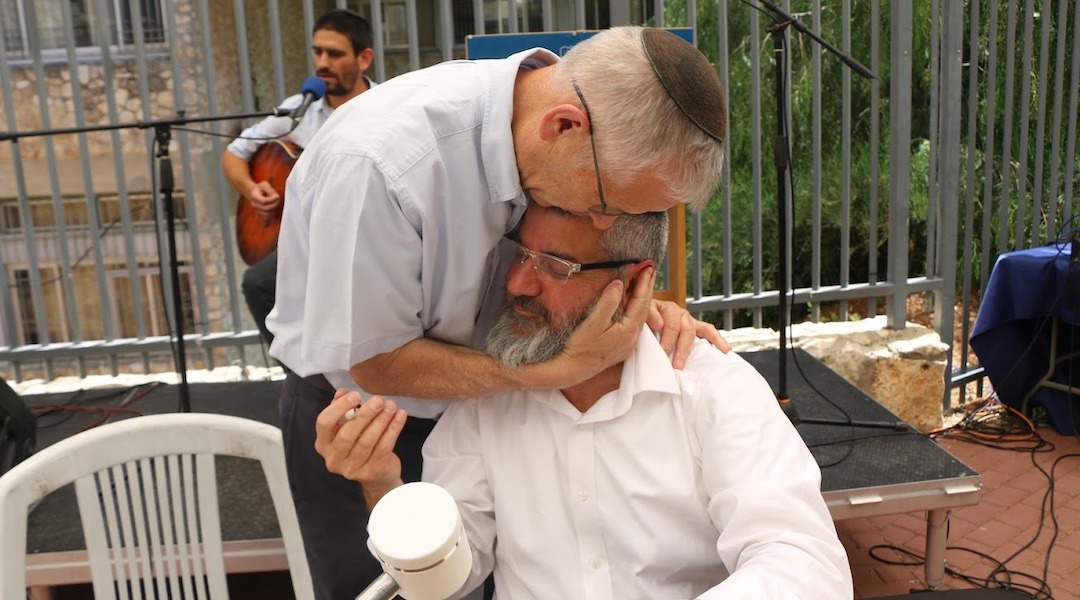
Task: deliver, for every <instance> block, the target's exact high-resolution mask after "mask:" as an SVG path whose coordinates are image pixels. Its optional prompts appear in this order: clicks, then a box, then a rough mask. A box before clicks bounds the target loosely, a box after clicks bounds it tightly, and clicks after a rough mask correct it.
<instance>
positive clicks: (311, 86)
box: [300, 75, 326, 100]
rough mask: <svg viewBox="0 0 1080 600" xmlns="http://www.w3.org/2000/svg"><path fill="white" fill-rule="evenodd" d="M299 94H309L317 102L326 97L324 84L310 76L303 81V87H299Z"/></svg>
mask: <svg viewBox="0 0 1080 600" xmlns="http://www.w3.org/2000/svg"><path fill="white" fill-rule="evenodd" d="M300 93H301V94H311V95H312V96H313V99H314V100H318V99H319V98H322V97H323V96H324V95H326V82H325V81H323V80H322V79H319V78H318V77H316V76H314V75H312V76H311V77H308V78H307V79H305V80H304V85H302V86H300Z"/></svg>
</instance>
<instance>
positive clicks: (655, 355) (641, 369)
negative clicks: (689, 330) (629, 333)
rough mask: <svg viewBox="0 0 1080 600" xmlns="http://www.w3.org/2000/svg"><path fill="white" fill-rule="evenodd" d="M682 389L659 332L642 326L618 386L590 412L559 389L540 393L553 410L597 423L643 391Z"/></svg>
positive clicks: (621, 411) (617, 412)
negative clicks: (572, 403) (576, 405)
mask: <svg viewBox="0 0 1080 600" xmlns="http://www.w3.org/2000/svg"><path fill="white" fill-rule="evenodd" d="M680 390H681V388H680V386H679V381H678V377H677V376H676V375H675V368H674V367H672V366H671V358H670V357H669V356H668V355H667V354H666V353H665V352H664V349H663V348H662V347H661V346H660V342H659V341H658V340H657V338H656V334H655V333H653V332H652V331H651V330H650V329H649V328H648V327H647V326H643V327H642V328H641V335H640V336H638V344H637V348H636V349H635V350H634V352H633V354H631V355H630V357H629V358H627V359H626V361H625V362H624V363H623V369H622V377H621V378H620V380H619V387H618V388H617V389H615V390H612V391H610V392H608V393H606V394H604V395H603V396H601V398H600V399H599V400H598V401H597V402H596V404H594V405H593V406H592V408H590V409H589V410H588V412H586V413H585V414H581V413H579V412H578V411H577V409H576V408H574V407H573V405H571V404H570V403H569V402H568V401H567V400H566V397H564V396H563V395H562V394H561V393H560V392H559V391H558V390H552V392H551V393H550V394H547V395H545V397H541V401H543V402H545V403H547V404H548V405H549V406H550V407H551V408H552V409H553V410H556V411H558V412H561V413H563V414H565V415H567V416H569V417H571V418H573V419H576V420H577V422H578V423H595V422H599V421H608V420H611V419H614V418H617V417H619V416H621V415H623V414H625V413H626V412H627V411H629V410H630V407H631V406H633V404H634V399H635V398H636V397H637V396H639V395H641V394H647V393H657V394H668V395H676V394H679V393H680Z"/></svg>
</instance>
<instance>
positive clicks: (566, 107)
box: [540, 104, 589, 142]
mask: <svg viewBox="0 0 1080 600" xmlns="http://www.w3.org/2000/svg"><path fill="white" fill-rule="evenodd" d="M567 133H573V134H579V133H585V134H588V133H589V119H588V118H587V117H586V116H585V111H583V110H581V109H580V108H578V107H577V106H574V105H573V104H559V105H557V106H553V107H551V108H549V109H547V110H546V111H544V114H543V116H541V117H540V139H541V140H543V141H545V142H554V141H556V140H557V139H558V138H559V136H560V135H565V134H567Z"/></svg>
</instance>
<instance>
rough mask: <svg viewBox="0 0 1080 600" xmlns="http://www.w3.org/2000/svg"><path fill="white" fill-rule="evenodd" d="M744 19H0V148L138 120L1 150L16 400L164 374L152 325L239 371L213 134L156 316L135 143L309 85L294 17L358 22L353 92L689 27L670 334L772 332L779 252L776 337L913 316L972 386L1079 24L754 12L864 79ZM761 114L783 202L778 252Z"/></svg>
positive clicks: (385, 8) (1063, 165)
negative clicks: (690, 58) (790, 320)
mask: <svg viewBox="0 0 1080 600" xmlns="http://www.w3.org/2000/svg"><path fill="white" fill-rule="evenodd" d="M750 4H753V3H750ZM750 4H747V3H727V2H718V1H714V2H695V1H694V0H685V1H682V2H673V1H670V0H669V1H667V2H664V1H662V0H656V1H653V2H648V1H645V0H610V1H608V2H599V0H591V1H589V2H585V1H584V0H574V1H569V2H568V1H560V0H523V1H513V0H509V1H508V0H498V1H489V0H378V1H367V0H365V1H362V2H343V1H340V0H339V1H337V2H329V1H323V2H316V1H314V0H269V1H267V2H266V3H265V4H259V5H257V6H258V9H259V10H258V11H257V12H256V11H253V10H252V7H253V6H255V5H253V4H252V3H245V2H242V1H239V0H235V1H232V2H230V1H228V0H121V1H119V2H105V1H102V0H81V1H75V2H72V1H69V0H39V1H31V0H0V31H2V34H3V43H0V86H2V89H3V104H2V105H0V112H2V117H0V118H2V121H3V124H4V125H3V126H4V127H5V129H6V131H7V132H8V133H9V134H10V133H14V132H24V133H25V132H28V131H55V130H57V129H61V128H83V127H87V126H95V125H100V126H116V125H120V124H131V123H140V126H137V127H132V128H124V129H110V130H104V131H99V132H89V133H81V134H77V135H76V134H62V135H61V134H54V135H43V136H33V137H21V138H19V139H18V140H17V141H5V142H3V143H2V144H0V161H2V162H0V170H2V173H3V174H2V175H0V266H2V267H3V268H2V269H0V285H2V286H3V288H4V289H5V290H7V293H6V294H3V296H2V297H0V344H2V347H0V361H2V363H3V365H6V366H7V368H8V370H9V372H10V375H9V376H10V377H13V378H16V379H19V378H25V377H37V376H44V377H53V376H55V375H57V374H68V373H70V374H77V375H85V374H86V373H88V372H95V371H106V372H114V373H115V372H118V371H125V370H131V369H135V370H169V368H170V366H171V364H172V363H171V359H170V355H171V351H172V349H173V346H174V344H173V339H174V336H171V335H170V331H172V329H171V325H170V319H169V317H170V316H174V315H177V314H179V315H180V316H181V319H182V320H183V322H184V323H185V327H184V331H185V340H186V341H187V342H188V343H187V347H188V349H189V352H190V360H189V361H188V362H189V364H191V365H194V366H208V367H212V366H215V365H220V364H226V363H236V362H239V363H241V364H265V363H266V361H267V358H266V356H265V352H264V351H263V350H262V349H261V347H260V345H259V343H258V335H257V332H256V331H255V329H254V327H253V325H252V323H251V321H250V317H248V315H247V314H246V311H245V309H244V308H243V301H242V298H241V296H240V292H239V286H238V282H239V279H240V274H241V273H242V271H243V265H242V264H241V263H240V262H239V261H238V256H237V253H236V250H235V239H234V234H233V231H232V226H233V221H232V219H233V217H232V213H233V210H234V207H235V198H234V194H232V192H231V190H230V188H229V187H228V185H227V183H226V182H225V180H224V178H223V177H222V176H221V174H220V172H219V170H218V167H217V160H218V157H219V156H220V154H221V152H222V151H223V149H224V144H225V143H226V142H227V139H228V138H229V137H230V136H232V135H234V134H235V133H236V132H237V131H238V127H239V123H225V124H222V123H217V122H211V123H206V124H202V125H199V126H196V125H187V126H177V127H173V128H171V133H172V138H171V141H170V143H168V144H167V145H166V146H164V147H166V148H168V149H169V152H168V155H169V158H170V159H175V160H173V168H174V170H175V191H174V194H173V198H174V201H175V205H176V208H177V210H176V216H175V220H174V222H175V224H176V226H177V250H176V254H177V257H178V260H177V263H178V270H179V281H180V286H179V287H180V290H179V292H180V293H179V294H175V293H174V292H175V291H176V290H173V289H172V285H171V281H170V279H171V278H170V277H169V271H168V267H169V265H168V262H169V261H168V260H167V259H166V258H165V257H167V256H168V253H167V244H166V241H167V240H168V238H169V236H168V235H167V233H168V231H167V227H166V224H167V223H166V219H165V218H164V215H165V211H164V206H163V202H162V198H161V194H160V192H159V190H160V185H159V184H160V180H161V178H162V174H163V171H162V170H161V168H160V165H159V162H158V161H156V160H155V154H158V153H159V151H160V150H161V148H160V147H159V146H157V145H156V144H155V138H156V137H157V136H158V135H159V134H160V128H159V127H153V126H151V125H150V123H153V122H159V121H161V120H166V119H175V118H176V117H178V116H180V115H181V114H182V115H183V116H185V117H194V116H206V117H216V116H226V115H234V114H241V113H246V112H251V111H256V110H265V109H267V108H269V107H272V106H274V105H276V103H277V102H279V101H280V100H281V99H282V98H283V97H285V96H287V95H288V94H289V93H292V90H295V89H297V88H298V87H299V84H300V82H301V81H302V80H303V78H304V77H305V76H306V75H307V74H308V71H309V69H310V65H309V60H308V48H309V46H310V41H311V27H312V24H313V23H314V19H315V17H316V16H317V15H318V14H319V13H321V12H322V11H324V10H327V9H329V8H333V7H347V8H352V9H354V10H357V11H359V12H361V13H363V14H365V15H366V16H368V17H369V18H370V19H371V21H372V23H373V26H374V30H375V54H376V59H375V62H374V65H373V68H372V71H371V72H370V73H369V74H370V75H372V77H373V78H374V79H375V80H376V81H382V80H385V79H387V78H389V77H392V76H394V75H396V74H399V73H402V72H405V71H409V70H413V69H417V68H421V67H423V66H426V65H429V64H433V63H436V62H439V61H442V60H447V59H451V58H457V57H462V56H464V45H463V40H464V37H465V36H466V35H468V34H473V33H477V32H483V33H512V32H524V31H554V30H570V29H595V28H603V27H608V26H612V25H619V24H624V23H635V24H649V25H658V26H689V27H692V28H694V30H695V34H696V37H697V43H698V46H699V48H701V49H702V50H703V51H704V52H706V53H707V54H709V55H710V56H711V57H713V58H714V60H715V62H716V67H717V70H718V72H719V74H720V77H721V80H722V81H723V83H724V85H725V89H727V90H728V93H729V105H730V107H731V121H732V130H735V129H738V130H741V131H743V132H749V135H743V134H740V135H739V136H733V137H732V142H731V144H730V147H729V154H730V156H729V161H728V165H729V168H728V169H727V175H726V179H725V184H724V185H723V187H722V188H721V190H720V191H719V193H718V196H717V198H716V199H715V200H714V201H713V202H712V203H711V204H710V206H709V208H708V209H706V210H705V211H704V212H703V213H702V214H700V215H693V216H691V217H690V218H689V223H688V231H689V267H688V280H689V282H690V283H689V289H688V291H687V292H688V294H687V295H688V301H687V304H688V306H689V307H690V308H691V310H693V311H695V312H696V313H699V314H702V315H705V316H707V317H709V318H711V319H714V320H716V322H717V323H718V324H719V325H721V326H723V327H728V328H730V327H734V326H740V325H753V326H759V327H760V326H775V321H774V319H775V318H776V310H775V307H776V305H777V304H778V299H779V296H778V294H779V292H778V291H777V290H778V288H779V287H780V286H778V285H777V284H776V281H777V279H776V276H777V269H776V264H777V263H778V262H779V261H778V260H777V259H778V257H779V253H780V252H781V250H780V248H779V247H778V241H779V240H780V239H786V240H788V241H790V245H789V247H788V249H787V252H788V256H787V258H788V260H787V264H790V265H792V266H793V268H792V269H791V274H790V275H789V276H788V279H787V281H786V284H785V285H784V286H783V287H784V288H785V289H790V290H791V294H790V300H791V302H790V304H791V305H792V306H794V307H796V308H795V310H794V316H795V317H796V318H797V319H801V318H808V319H814V320H821V319H834V318H835V319H849V318H853V317H854V316H856V315H857V316H868V315H873V314H879V313H883V314H885V315H886V316H887V321H888V324H889V326H891V327H903V326H904V323H905V318H906V311H907V301H908V298H909V297H911V296H913V295H922V296H925V297H927V298H928V299H929V300H930V301H931V302H932V305H933V308H934V313H933V314H934V318H935V326H936V328H937V329H938V331H939V333H940V335H941V338H942V340H943V341H945V342H947V343H949V344H953V343H955V344H957V345H958V347H959V349H960V352H958V353H957V356H958V357H959V358H958V360H957V364H955V365H953V364H951V363H950V365H949V366H950V371H949V373H950V374H949V376H948V379H949V381H948V384H949V387H950V388H957V387H963V386H966V385H970V384H974V385H979V384H980V383H981V377H982V373H981V370H980V369H979V368H978V365H976V364H974V363H972V362H971V361H970V360H969V358H968V352H967V335H968V329H967V327H968V325H969V324H970V322H971V318H972V315H971V313H972V312H973V310H974V309H975V303H976V302H977V298H978V292H979V288H980V284H981V282H982V281H983V280H984V279H985V276H986V275H987V274H988V273H989V270H990V267H991V265H992V264H993V261H994V259H995V257H996V255H997V254H998V253H1000V252H1002V251H1004V250H1007V249H1012V248H1021V247H1026V246H1028V245H1037V244H1040V243H1045V242H1046V241H1048V240H1052V239H1053V238H1054V237H1055V235H1056V231H1057V230H1058V229H1059V228H1060V227H1061V223H1063V222H1065V221H1067V220H1068V219H1069V217H1070V216H1071V213H1072V210H1073V203H1072V199H1073V194H1074V187H1075V186H1074V184H1075V183H1076V178H1077V161H1076V117H1077V89H1078V87H1080V79H1078V70H1080V67H1078V65H1080V49H1077V48H1076V36H1075V32H1076V31H1077V29H1076V20H1077V16H1078V14H1080V0H1073V1H1072V2H1068V1H1066V0H1061V1H1057V2H1052V1H1051V0H1042V1H1039V0H1029V1H1028V2H1026V3H1024V2H1007V1H1005V0H1001V1H1000V2H999V1H992V2H977V1H973V2H967V3H961V2H956V1H951V0H932V1H930V2H923V3H910V2H900V1H897V2H881V1H878V0H862V1H855V0H837V1H824V0H807V1H802V2H800V1H787V2H782V3H781V4H782V8H783V9H784V10H786V11H788V12H792V13H795V14H796V15H797V16H798V17H799V18H800V20H801V21H803V22H804V23H806V25H807V26H808V27H809V28H810V29H811V30H812V31H814V32H818V33H820V34H821V35H822V36H823V37H828V38H829V39H828V41H829V42H831V43H832V45H833V46H835V48H836V49H838V50H839V51H840V52H843V53H847V54H849V55H851V56H852V57H853V58H855V59H856V60H858V61H859V62H861V63H863V64H864V65H865V66H866V67H868V68H869V70H870V71H872V72H873V73H875V74H876V75H877V77H876V78H875V79H872V80H866V79H863V78H861V77H860V76H858V75H857V74H855V73H853V72H852V71H851V70H850V69H848V68H847V67H845V66H844V65H843V64H842V63H840V62H839V61H838V60H837V58H836V57H835V55H834V54H833V53H832V52H830V51H829V50H828V49H825V48H824V47H823V46H821V45H820V44H818V43H817V42H816V41H814V40H813V39H812V36H809V35H806V34H804V33H801V32H799V31H796V30H795V29H793V28H790V27H789V28H787V29H786V31H785V33H784V35H783V38H782V39H783V40H784V44H783V46H782V49H783V53H782V57H783V58H784V62H783V63H782V64H781V68H780V69H779V71H776V70H774V68H773V61H774V60H775V59H776V58H777V56H780V55H779V54H778V53H777V51H776V47H775V46H774V45H773V38H772V37H770V34H769V31H768V28H769V26H770V23H771V22H772V18H771V16H770V15H769V14H768V13H767V12H766V11H764V10H763V9H762V8H761V7H757V8H755V7H752V6H750ZM853 25H855V27H853ZM777 72H779V73H780V74H781V75H780V80H781V81H780V82H779V84H778V83H777V81H776V76H775V73H777ZM777 94H779V95H780V96H781V98H782V105H781V106H782V109H777V108H776V107H777V103H776V101H775V99H776V96H777ZM781 114H783V115H786V116H787V117H788V119H789V120H788V122H787V124H786V126H785V127H782V129H783V130H784V132H785V133H786V137H787V139H788V145H789V146H790V161H791V162H790V164H791V181H790V184H785V185H783V186H780V187H782V188H783V190H784V191H783V196H782V197H783V199H784V201H785V203H786V205H787V206H788V207H789V213H788V214H787V217H788V218H787V219H786V222H787V225H786V228H785V230H784V231H783V232H778V231H777V223H778V219H777V216H778V210H779V208H778V206H779V204H778V203H777V200H778V199H777V198H776V195H777V193H778V192H777V190H778V186H777V184H776V167H775V164H776V163H775V157H776V155H777V153H778V151H777V147H776V145H775V143H774V138H775V137H776V133H775V132H774V128H775V127H776V123H777V120H778V119H779V118H780V115H781ZM175 297H179V298H180V302H179V305H180V310H179V311H177V310H176V307H175V302H174V298H175ZM955 306H959V307H960V312H961V314H960V315H959V321H960V322H961V323H963V325H962V327H961V330H960V335H959V336H958V339H954V333H953V325H952V324H953V322H954V319H956V318H957V315H956V314H955V313H954V307H955ZM944 400H945V401H946V402H947V401H948V394H946V398H945V399H944Z"/></svg>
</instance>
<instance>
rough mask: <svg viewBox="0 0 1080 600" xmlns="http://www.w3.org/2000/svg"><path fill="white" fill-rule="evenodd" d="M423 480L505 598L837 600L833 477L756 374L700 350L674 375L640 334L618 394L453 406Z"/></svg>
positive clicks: (543, 394)
mask: <svg viewBox="0 0 1080 600" xmlns="http://www.w3.org/2000/svg"><path fill="white" fill-rule="evenodd" d="M423 479H424V481H430V482H433V483H436V484H438V485H440V486H442V487H444V488H445V489H447V490H448V491H449V492H450V493H451V494H452V495H453V496H454V498H455V499H456V500H457V503H458V507H459V508H460V510H461V513H462V519H463V522H464V524H465V530H466V534H467V535H468V538H469V542H470V544H471V545H472V548H473V553H474V563H473V572H472V574H471V575H470V579H469V581H468V582H467V583H466V584H465V586H464V587H463V589H464V590H468V589H472V588H473V587H475V586H476V585H479V583H480V582H482V581H483V579H484V577H486V575H487V573H489V572H490V571H491V570H492V568H493V567H494V573H495V588H496V597H497V598H499V599H501V600H507V599H510V600H528V599H537V600H554V599H558V600H569V599H579V598H580V599H588V600H633V599H641V600H672V599H675V598H706V599H723V600H739V599H745V600H767V599H775V600H797V599H813V600H843V599H850V598H851V597H852V593H853V592H852V580H851V572H850V567H849V566H848V562H847V555H846V553H845V551H844V547H843V546H842V545H841V544H840V541H839V540H838V539H837V536H836V529H835V528H834V526H833V522H832V519H831V517H830V516H829V512H828V509H827V508H826V506H825V502H824V500H823V499H822V497H821V492H820V485H821V483H820V482H821V474H820V471H819V470H818V467H817V464H816V463H815V462H814V459H813V457H812V456H811V455H810V452H809V451H808V450H807V448H806V446H805V444H804V443H803V441H802V439H801V438H800V437H799V434H798V432H796V431H795V428H794V427H792V425H791V423H790V422H788V420H787V418H786V417H785V416H784V414H783V412H782V411H781V410H780V408H779V406H778V404H777V402H776V398H775V396H774V395H773V393H772V391H771V390H770V389H769V386H768V384H767V383H766V382H765V381H764V379H762V377H761V375H759V374H758V373H757V371H755V370H754V368H753V367H752V366H750V365H749V364H748V363H747V362H746V361H744V360H743V359H742V358H740V357H738V356H737V355H736V354H734V353H728V354H723V353H721V352H720V351H718V350H716V349H715V348H713V347H712V346H710V345H709V344H708V343H707V342H705V341H704V340H700V339H699V340H697V342H696V345H695V347H694V349H693V352H692V353H691V355H690V359H689V362H688V363H687V365H686V368H685V369H683V370H681V371H677V370H675V369H673V368H672V366H671V362H670V360H669V358H668V357H667V356H666V355H665V354H664V352H663V350H662V349H661V348H660V345H659V343H658V342H657V341H656V339H655V337H654V336H653V334H652V333H650V332H649V331H648V330H647V329H643V331H642V335H641V338H640V340H639V343H638V347H637V350H636V352H635V354H634V355H633V356H631V357H630V358H629V359H628V360H627V361H626V363H625V364H624V367H623V372H622V381H621V383H620V386H619V389H617V390H615V391H613V392H610V393H608V394H606V395H605V396H603V397H602V398H601V399H600V400H599V401H598V402H597V403H596V404H595V405H594V406H593V407H592V408H590V409H589V410H588V411H587V412H586V413H584V414H581V413H580V412H578V410H577V409H575V408H574V407H573V406H572V405H571V404H570V403H569V401H567V400H566V398H565V397H564V396H563V395H562V393H561V392H558V391H532V392H514V393H503V394H498V395H496V396H493V397H489V398H484V399H479V400H468V401H465V402H455V403H453V404H452V405H451V406H450V408H449V409H447V411H446V414H445V415H443V417H442V418H441V419H440V420H439V422H438V424H437V425H436V426H435V430H434V431H433V432H432V434H431V436H430V437H429V438H428V440H427V443H426V445H425V446H424V476H423Z"/></svg>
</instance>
